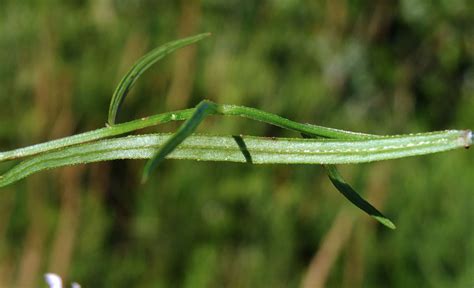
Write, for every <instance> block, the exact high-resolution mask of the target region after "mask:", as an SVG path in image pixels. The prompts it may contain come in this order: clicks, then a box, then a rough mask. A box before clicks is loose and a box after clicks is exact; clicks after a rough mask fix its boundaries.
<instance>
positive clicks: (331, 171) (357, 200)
mask: <svg viewBox="0 0 474 288" xmlns="http://www.w3.org/2000/svg"><path fill="white" fill-rule="evenodd" d="M323 166H324V168H326V171H327V173H328V176H329V179H331V182H332V184H333V185H334V187H336V189H337V190H338V191H339V192H341V194H342V195H344V197H346V198H347V199H348V200H349V201H350V202H351V203H352V204H354V205H355V206H357V207H359V208H360V209H361V210H362V211H364V212H365V213H367V214H369V215H370V216H371V217H373V218H374V219H375V220H377V221H379V222H380V223H382V224H383V225H384V226H386V227H388V228H390V229H395V228H396V227H395V224H393V222H392V221H390V219H388V218H387V217H385V216H384V215H383V214H382V213H381V212H380V211H378V210H377V209H376V208H375V207H374V206H372V205H371V204H370V203H369V202H367V201H366V200H365V199H364V198H362V197H361V196H360V195H359V193H357V192H356V191H355V190H354V189H353V188H352V187H351V186H350V185H349V184H347V183H346V181H344V179H343V178H342V176H341V174H340V173H339V171H338V170H337V168H336V166H334V165H323Z"/></svg>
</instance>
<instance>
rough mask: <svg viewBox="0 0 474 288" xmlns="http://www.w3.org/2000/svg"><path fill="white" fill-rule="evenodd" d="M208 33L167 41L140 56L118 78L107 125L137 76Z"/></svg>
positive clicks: (110, 122) (114, 116)
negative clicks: (120, 77)
mask: <svg viewBox="0 0 474 288" xmlns="http://www.w3.org/2000/svg"><path fill="white" fill-rule="evenodd" d="M210 35H211V34H210V33H203V34H198V35H195V36H192V37H188V38H183V39H179V40H176V41H172V42H168V43H166V44H164V45H162V46H159V47H157V48H155V49H153V50H152V51H150V52H148V53H147V54H146V55H144V56H143V57H142V58H140V59H139V60H138V61H137V62H135V64H134V65H133V66H132V68H131V69H130V70H129V71H128V72H127V74H125V76H123V78H122V79H121V80H120V82H119V84H118V85H117V88H116V89H115V91H114V94H113V95H112V99H111V101H110V106H109V116H108V123H109V125H114V124H115V122H116V118H117V113H118V110H119V109H120V106H121V105H122V103H123V101H124V100H125V97H126V96H127V95H128V92H130V89H131V88H132V87H133V85H134V84H135V82H136V81H137V79H138V77H140V75H142V74H143V72H145V71H146V70H147V69H148V68H150V67H151V66H152V65H153V64H154V63H156V62H157V61H158V60H160V59H163V58H164V57H165V56H166V55H168V54H170V53H172V52H174V51H176V50H178V49H179V48H182V47H185V46H188V45H190V44H193V43H195V42H198V41H200V40H202V39H204V38H206V37H209V36H210Z"/></svg>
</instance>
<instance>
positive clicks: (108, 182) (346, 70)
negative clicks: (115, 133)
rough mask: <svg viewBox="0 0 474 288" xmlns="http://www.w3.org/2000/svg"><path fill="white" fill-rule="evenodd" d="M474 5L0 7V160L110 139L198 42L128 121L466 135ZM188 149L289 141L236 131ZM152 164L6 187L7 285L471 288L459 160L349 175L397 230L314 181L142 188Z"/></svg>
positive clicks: (223, 175) (155, 181)
mask: <svg viewBox="0 0 474 288" xmlns="http://www.w3.org/2000/svg"><path fill="white" fill-rule="evenodd" d="M471 2H472V1H468V0H464V1H463V0H456V1H425V0H423V1H412V0H403V1H399V2H395V1H376V2H370V1H369V2H366V1H342V0H336V1H291V0H279V1H276V0H274V1H214V0H202V1H184V0H183V1H146V0H140V1H126V0H117V1H113V0H96V1H78V0H76V1H57V0H49V1H46V0H45V1H13V0H3V1H2V2H1V3H0V104H1V106H0V111H1V113H0V149H1V150H8V149H12V148H16V147H19V146H26V145H29V144H33V143H38V142H43V141H45V140H49V139H54V138H59V137H62V136H66V135H71V134H74V133H76V132H82V131H88V130H91V129H95V128H98V127H102V126H103V125H104V123H105V122H106V120H107V109H108V103H109V100H110V97H111V95H112V93H113V89H114V87H115V85H116V84H117V82H118V80H119V79H120V77H121V76H122V75H123V74H124V72H126V71H127V70H128V68H129V67H130V65H131V64H132V63H133V62H134V61H135V60H136V59H137V58H138V57H139V56H141V55H143V54H144V53H145V52H146V51H149V50H150V49H152V48H153V47H155V46H157V45H159V44H162V43H165V42H168V41H170V40H173V39H177V38H180V37H183V36H187V35H192V34H196V33H199V32H206V31H210V32H212V33H213V34H214V36H213V37H212V38H211V39H209V40H206V41H204V42H201V43H199V44H198V45H196V46H193V47H190V48H186V49H185V50H183V51H180V52H179V53H177V54H175V55H174V56H172V57H170V58H169V59H167V60H165V61H163V62H161V63H160V64H159V65H158V66H156V67H154V68H152V69H151V70H150V71H149V72H147V73H146V74H145V75H144V76H143V77H142V78H141V79H140V80H139V81H138V82H137V85H136V86H135V88H134V90H133V91H132V93H131V95H130V97H129V98H128V99H127V102H126V103H125V104H124V107H123V111H122V114H121V117H119V121H124V120H130V119H134V118H138V117H143V116H147V115H150V114H154V113H158V112H161V111H169V110H174V109H181V108H186V107H190V106H194V105H195V104H196V103H198V102H199V101H200V100H202V99H203V98H208V99H211V100H213V101H215V102H218V103H228V104H241V105H246V106H253V107H256V108H259V109H262V110H266V111H270V112H273V113H277V114H280V115H283V116H285V117H287V118H290V119H294V120H297V121H300V122H309V123H315V124H323V125H325V126H332V127H338V128H343V129H347V130H356V131H363V132H368V133H383V134H396V133H404V132H419V131H428V130H440V129H445V128H458V129H463V128H471V129H472V128H474V116H473V115H474V114H473V111H474V97H473V96H474V66H473V65H472V63H473V59H474V55H473V54H474V40H473V38H472V35H473V34H472V33H473V31H474V27H473V26H474V24H473V23H474V21H473V18H474V7H473V4H472V3H471ZM176 127H177V124H169V125H166V126H165V127H161V128H160V129H161V131H173V130H175V129H176ZM147 131H153V130H152V129H150V130H147ZM199 131H202V132H205V131H209V132H212V133H216V134H232V133H243V134H253V135H262V136H289V135H291V136H294V134H290V132H287V131H283V130H280V129H277V128H274V127H271V126H268V125H264V124H255V122H251V121H246V120H242V119H236V118H234V119H232V118H214V119H211V120H208V121H206V122H205V123H204V125H203V126H202V127H201V128H200V129H199ZM143 163H144V162H143V161H115V162H110V163H101V164H92V165H87V166H78V167H72V168H64V169H58V170H52V171H48V172H42V173H40V174H37V175H35V176H32V177H30V178H28V179H26V180H24V181H22V182H19V183H17V184H15V185H13V186H9V187H7V188H4V189H2V191H1V193H0V237H1V238H0V239H2V240H0V287H38V286H40V285H41V283H42V282H43V281H42V274H43V273H44V272H46V271H50V272H55V273H58V274H60V275H62V276H63V277H65V278H66V279H73V280H74V281H77V282H79V283H81V284H82V286H83V287H176V286H179V287H222V286H225V287H298V286H304V285H306V286H307V287H315V285H322V284H323V283H325V284H326V285H327V286H328V287H425V286H429V287H469V286H470V285H472V284H473V281H474V280H473V276H472V275H474V260H473V259H474V245H472V243H474V225H473V224H474V223H473V219H474V212H473V211H474V210H473V209H472V207H473V205H474V199H473V197H474V196H472V195H473V194H472V175H473V174H474V167H473V163H474V162H473V155H472V153H470V151H453V152H450V153H446V154H440V155H432V156H423V157H419V158H411V159H403V160H396V161H389V162H381V163H376V164H367V165H357V166H347V167H341V168H342V172H343V173H344V174H345V175H346V176H347V178H350V179H351V180H352V183H355V187H356V188H357V189H358V190H359V191H365V192H366V196H367V197H368V198H369V200H370V201H371V202H372V203H374V204H375V206H377V207H379V208H381V209H382V211H384V212H385V214H387V215H388V216H390V217H391V218H392V219H394V221H395V222H396V223H397V226H398V229H397V230H395V231H389V230H387V229H385V228H383V227H381V226H380V225H378V224H376V223H375V222H373V221H372V219H370V218H369V217H366V216H365V215H362V214H361V213H360V212H358V211H354V210H353V209H352V208H350V207H349V206H348V204H346V201H345V199H343V198H342V196H341V195H340V194H339V193H337V192H336V191H335V190H334V188H332V187H331V185H330V183H329V181H328V180H327V179H326V178H325V175H324V171H323V170H322V169H321V168H320V167H318V166H308V165H293V166H286V165H271V166H252V165H243V164H229V163H201V162H199V163H198V162H191V161H166V162H165V163H164V165H162V166H161V167H160V168H159V169H158V171H157V173H156V175H154V176H153V177H151V179H150V181H149V182H148V183H147V184H146V185H140V184H139V179H140V173H141V168H142V166H143ZM12 164H14V163H6V164H2V165H0V168H2V169H6V168H8V167H10V166H12ZM2 171H4V170H2Z"/></svg>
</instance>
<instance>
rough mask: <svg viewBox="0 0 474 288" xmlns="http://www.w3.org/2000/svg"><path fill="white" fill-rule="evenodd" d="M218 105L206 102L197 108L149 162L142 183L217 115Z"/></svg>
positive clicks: (144, 170)
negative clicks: (206, 121) (195, 132)
mask: <svg viewBox="0 0 474 288" xmlns="http://www.w3.org/2000/svg"><path fill="white" fill-rule="evenodd" d="M216 107H217V105H216V104H215V103H213V102H211V101H207V100H204V101H202V102H201V103H199V104H198V105H197V106H196V110H195V111H194V114H193V115H192V116H191V117H190V118H189V119H188V120H186V121H185V122H184V123H183V124H182V125H181V126H180V128H179V129H178V131H176V133H175V134H174V135H173V136H172V137H170V139H168V141H166V143H164V144H163V146H162V147H161V148H160V149H158V151H157V152H156V154H155V155H154V156H153V157H152V158H151V159H150V160H148V162H147V163H146V165H145V168H144V169H143V176H142V182H145V181H146V180H147V179H148V176H149V175H150V173H151V171H152V170H153V169H154V168H155V167H156V166H157V165H158V164H159V163H161V162H162V161H163V160H165V157H166V156H167V155H168V154H170V153H171V152H173V150H174V149H176V147H177V146H178V145H179V144H181V143H182V142H183V141H184V140H185V139H186V138H187V137H189V136H191V134H192V133H193V132H194V131H195V130H196V128H197V127H198V126H199V124H200V123H201V122H202V121H203V120H204V119H205V118H206V117H207V116H209V115H211V114H215V113H216Z"/></svg>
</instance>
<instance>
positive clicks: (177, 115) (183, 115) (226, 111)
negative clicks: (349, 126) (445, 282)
mask: <svg viewBox="0 0 474 288" xmlns="http://www.w3.org/2000/svg"><path fill="white" fill-rule="evenodd" d="M195 110H196V109H195V108H191V109H185V110H179V111H174V112H166V113H162V114H157V115H153V116H150V117H144V118H141V119H137V120H133V121H130V122H124V123H120V124H115V125H113V126H107V127H105V128H100V129H96V130H93V131H89V132H85V133H81V134H76V135H73V136H69V137H64V138H61V139H57V140H52V141H48V142H45V143H40V144H35V145H31V146H28V147H24V148H18V149H14V150H10V151H5V152H0V162H1V161H6V160H12V159H17V158H22V157H27V156H32V155H35V154H38V153H43V152H48V151H52V150H55V149H60V148H65V147H68V146H72V145H77V144H81V143H86V142H90V141H94V140H99V139H103V138H108V137H113V136H117V135H122V134H126V133H129V132H132V131H135V130H139V129H143V128H147V127H151V126H156V125H159V124H163V123H167V122H169V121H183V120H187V119H189V118H190V117H191V116H192V115H193V113H194V112H195ZM212 114H220V115H224V116H241V117H244V118H249V119H253V120H257V121H261V122H265V123H268V124H272V125H276V126H279V127H282V128H286V129H290V130H294V131H299V132H304V133H307V134H309V135H311V136H319V137H324V138H339V139H367V138H370V137H378V136H375V135H369V134H362V133H354V132H349V131H343V130H337V129H332V128H326V127H321V126H316V125H311V124H301V123H298V122H294V121H291V120H289V119H286V118H283V117H281V116H278V115H275V114H272V113H269V112H264V111H261V110H258V109H254V108H249V107H245V106H235V105H218V104H216V109H215V111H214V112H213V113H212Z"/></svg>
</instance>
